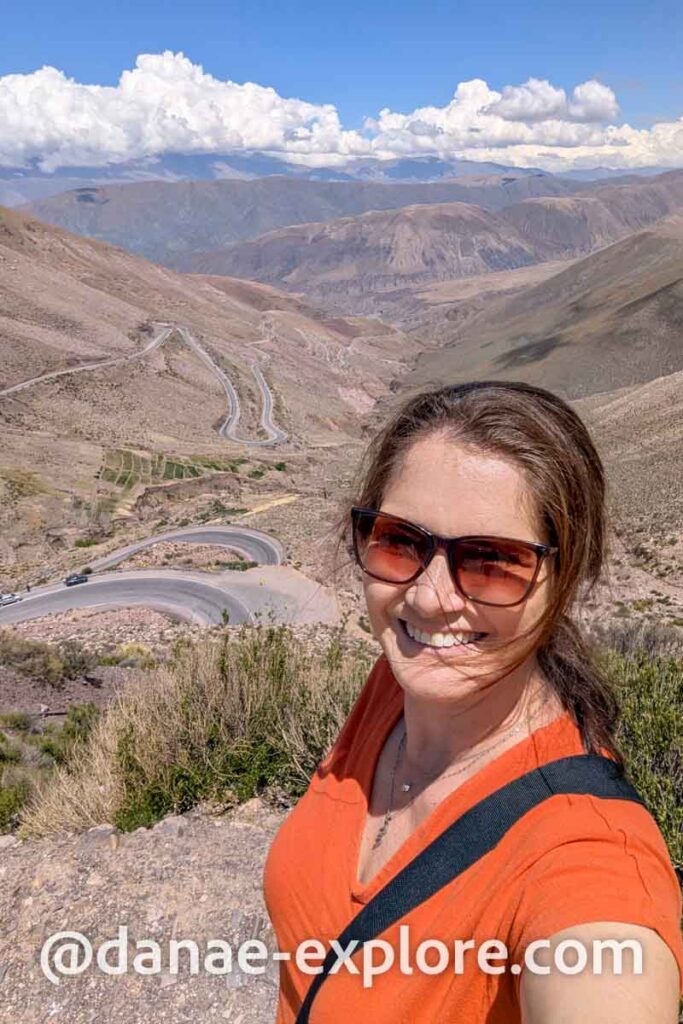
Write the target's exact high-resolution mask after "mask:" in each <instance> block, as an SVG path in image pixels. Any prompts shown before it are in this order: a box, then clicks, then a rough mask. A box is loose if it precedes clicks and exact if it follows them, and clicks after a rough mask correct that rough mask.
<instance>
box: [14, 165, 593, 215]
mask: <svg viewBox="0 0 683 1024" xmlns="http://www.w3.org/2000/svg"><path fill="white" fill-rule="evenodd" d="M544 173H545V172H543V171H539V170H538V169H537V168H515V167H507V166H505V165H502V164H494V163H490V162H486V161H481V162H477V161H474V160H441V159H440V158H439V157H434V156H427V157H406V158H404V159H395V160H377V159H374V160H351V161H349V162H348V163H346V164H344V166H342V167H306V166H304V165H303V164H293V163H288V162H287V161H286V160H278V159H277V158H276V157H273V156H270V155H268V154H266V153H226V154H221V153H165V154H163V155H162V156H159V157H147V158H145V159H141V160H129V161H126V162H125V163H120V164H110V165H109V166H107V167H62V168H59V169H57V170H56V171H51V172H49V173H48V172H47V171H43V170H41V168H40V166H39V164H38V162H37V161H33V162H32V164H31V165H30V166H28V167H25V168H16V167H0V203H3V204H4V205H5V206H20V205H21V204H23V203H28V202H32V201H33V200H35V199H42V198H44V197H46V196H53V195H58V194H59V193H60V192H67V191H69V190H70V189H74V188H79V187H86V188H99V187H104V186H105V185H111V184H115V183H119V182H134V181H150V180H155V181H220V180H223V179H225V178H242V179H252V178H263V177H268V176H272V175H277V176H278V177H281V176H285V177H291V178H301V179H305V180H307V181H375V182H388V183H393V182H397V181H399V182H401V181H402V182H431V181H444V180H448V179H451V178H462V177H467V176H469V175H474V176H477V177H482V176H483V175H490V174H498V175H501V174H511V175H513V176H514V177H520V176H524V175H536V176H537V175H539V174H541V175H542V174H544ZM584 173H586V174H589V173H590V172H584Z"/></svg>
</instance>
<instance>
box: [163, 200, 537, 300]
mask: <svg viewBox="0 0 683 1024" xmlns="http://www.w3.org/2000/svg"><path fill="white" fill-rule="evenodd" d="M538 259H539V255H538V253H537V252H536V251H535V249H534V247H533V245H532V244H531V243H529V242H527V241H526V240H525V239H524V238H523V237H522V235H521V234H520V233H519V232H518V231H517V230H516V229H515V228H514V227H511V226H509V225H508V224H507V223H506V222H505V220H503V219H502V218H501V217H500V216H499V215H496V214H492V213H489V212H487V211H486V210H483V209H482V208H481V207H478V206H472V205H469V204H467V203H442V204H436V205H428V206H407V207H402V208H401V209H399V210H390V211H387V212H373V213H365V214H362V215H361V216H359V217H347V218H343V219H341V220H334V221H331V222H329V223H327V224H324V223H323V224H303V225H299V226H296V227H288V228H281V229H280V230H279V231H273V232H270V233H269V234H266V235H262V236H261V237H260V238H258V239H255V240H254V241H247V242H240V243H237V244H236V245H233V246H230V247H229V248H226V249H223V250H218V251H217V252H214V253H204V254H202V255H198V256H186V257H184V258H183V259H182V260H180V261H179V262H180V265H181V266H182V267H183V269H187V270H194V271H199V272H211V273H213V274H227V275H229V276H234V277H243V278H247V279H251V280H258V281H262V282H265V283H272V282H278V284H279V285H280V287H286V288H288V289H292V290H293V291H297V290H298V291H304V292H305V293H306V294H307V295H308V296H309V297H312V298H313V299H314V300H315V301H322V302H324V303H327V304H329V303H330V302H333V303H334V302H335V301H342V302H343V303H346V304H347V305H354V304H355V305H358V303H357V302H356V300H357V299H359V298H360V299H362V298H363V297H367V296H370V297H374V296H377V295H381V294H383V293H384V292H388V291H395V290H397V289H401V288H406V287H412V286H415V285H419V284H422V283H425V282H432V281H439V280H444V279H448V278H454V277H467V276H470V275H473V274H481V273H484V272H488V271H499V270H506V269H511V268H514V267H522V266H526V265H528V264H531V263H535V262H537V261H538Z"/></svg>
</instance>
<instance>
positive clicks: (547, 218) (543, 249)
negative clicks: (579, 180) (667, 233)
mask: <svg viewBox="0 0 683 1024" xmlns="http://www.w3.org/2000/svg"><path fill="white" fill-rule="evenodd" d="M681 209H683V171H670V172H668V173H666V174H661V175H658V176H657V177H656V178H652V179H649V180H645V181H642V180H641V181H636V182H630V183H627V184H622V183H611V184H607V185H592V186H590V188H589V189H587V190H586V192H585V193H584V194H581V195H576V196H560V197H556V196H551V197H543V198H537V199H529V200H526V201H525V202H523V203H519V204H516V205H514V206H510V207H508V208H507V209H506V210H505V211H503V212H502V214H501V216H502V218H503V219H504V220H506V221H507V222H508V223H509V224H511V225H512V226H513V227H515V228H516V229H517V231H519V233H520V234H521V235H522V236H523V237H524V238H525V239H526V240H527V241H528V243H529V244H530V245H532V246H533V247H534V249H535V251H536V252H537V253H539V256H540V257H541V258H542V259H558V258H563V257H568V256H582V255H585V254H586V253H589V252H593V251H594V250H595V249H599V248H602V247H603V246H605V245H610V244H611V243H612V242H616V241H618V240H619V239H621V238H624V237H625V236H626V235H629V234H632V233H633V232H635V231H640V230H641V229H642V228H646V227H648V226H649V225H650V224H654V223H656V221H658V220H661V218H663V217H666V216H668V215H669V214H671V213H675V212H676V211H677V210H681Z"/></svg>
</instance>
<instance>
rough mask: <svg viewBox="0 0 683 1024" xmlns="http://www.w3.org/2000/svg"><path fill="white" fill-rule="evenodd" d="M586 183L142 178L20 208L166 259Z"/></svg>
mask: <svg viewBox="0 0 683 1024" xmlns="http://www.w3.org/2000/svg"><path fill="white" fill-rule="evenodd" d="M580 187H581V186H580V185H578V184H577V183H575V182H569V181H560V180H559V179H557V178H553V177H552V176H550V175H544V174H539V175H520V174H515V175H502V176H501V175H497V176H489V177H486V176H485V177H473V176H470V177H465V178H461V179H459V180H456V181H449V182H434V183H428V184H420V183H417V184H416V183H412V184H401V183H397V184H382V183H379V184H378V183H375V182H359V181H306V180H300V179H296V178H287V177H282V176H280V177H265V178H256V179H253V180H238V179H234V180H225V181H195V182H159V181H145V182H139V183H135V184H128V185H108V186H106V187H103V188H90V187H85V186H84V187H83V188H79V189H76V190H74V191H71V192H66V193H64V194H63V195H58V196H52V197H48V198H46V199H42V200H39V201H36V202H34V203H31V204H30V205H29V206H27V207H25V208H22V212H25V213H27V214H29V215H30V216H33V217H37V218H38V219H39V220H42V221H45V222H46V223H48V224H54V225H56V226H59V227H64V228H66V229H67V230H69V231H73V232H76V233H77V234H80V235H86V236H88V237H92V238H98V239H100V240H101V241H106V242H109V243H111V244H113V245H120V246H122V247H123V248H125V249H128V250H129V251H130V252H135V253H138V254H139V255H142V256H145V257H146V258H147V259H152V260H155V261H156V262H159V263H164V264H166V265H169V266H174V265H178V263H179V261H180V260H181V258H182V257H184V256H185V255H186V254H188V253H194V252H204V251H211V250H215V249H220V248H222V247H224V246H226V245H230V244H231V243H232V242H235V241H240V240H242V239H248V238H256V237H257V236H259V235H263V234H265V233H266V232H268V231H273V230H275V229H277V228H281V227H286V226H289V225H292V224H304V223H313V222H316V223H318V222H326V221H331V220H335V219H337V218H339V217H348V216H356V215H359V214H363V213H367V212H368V211H370V210H394V209H398V208H399V207H403V206H414V205H416V204H420V205H421V204H427V203H429V204H434V203H445V202H465V203H471V204H474V205H477V206H481V207H483V208H484V209H486V210H490V211H495V210H499V209H502V208H503V207H505V206H509V205H512V204H514V203H519V202H521V201H523V200H525V199H529V198H532V197H534V196H539V195H570V194H573V193H574V192H575V191H577V190H578V189H579V188H580Z"/></svg>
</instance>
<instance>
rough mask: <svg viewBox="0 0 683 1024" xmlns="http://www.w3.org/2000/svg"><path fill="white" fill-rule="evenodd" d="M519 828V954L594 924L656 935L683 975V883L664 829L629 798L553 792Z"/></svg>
mask: <svg viewBox="0 0 683 1024" xmlns="http://www.w3.org/2000/svg"><path fill="white" fill-rule="evenodd" d="M518 825H519V826H520V827H519V828H518V829H517V834H516V836H513V837H511V838H512V839H513V840H515V839H516V853H517V858H518V860H517V870H518V871H519V873H520V876H521V877H520V883H521V884H520V885H519V886H516V887H515V889H514V891H515V892H516V906H515V912H514V926H513V935H512V937H511V938H512V946H513V948H514V951H515V955H516V956H520V957H521V955H522V954H523V950H524V948H525V946H526V945H527V944H528V943H529V942H531V941H533V940H535V939H543V938H547V937H549V936H550V935H553V934H555V933H557V932H559V931H562V930H564V929H565V928H569V927H572V926H574V925H578V924H584V923H588V922H591V921H620V922H631V923H634V924H640V925H643V926H645V927H649V928H652V929H654V930H655V931H657V932H658V933H659V934H660V935H661V936H662V938H663V939H664V941H665V942H666V943H667V944H668V945H669V946H670V948H671V949H672V951H673V953H674V955H675V956H676V958H677V960H678V963H679V966H680V967H681V970H682V971H683V940H682V939H681V933H680V919H681V914H682V913H683V902H682V900H681V890H680V884H679V881H678V878H677V875H676V871H675V869H674V866H673V863H672V860H671V856H670V854H669V851H668V848H667V845H666V842H665V840H664V837H663V835H662V832H661V830H660V828H659V826H658V824H657V822H656V821H655V819H654V818H653V816H652V815H651V814H650V812H649V811H648V810H647V808H646V807H645V806H644V805H643V804H640V803H637V802H635V801H631V800H623V799H613V798H602V797H596V796H593V795H592V794H586V793H582V794H568V793H562V794H555V795H554V796H552V797H551V798H549V799H548V800H547V801H545V803H544V805H540V806H538V807H536V808H534V809H533V810H532V811H530V812H529V813H528V814H527V815H526V816H525V819H524V820H523V821H522V822H519V823H518Z"/></svg>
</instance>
